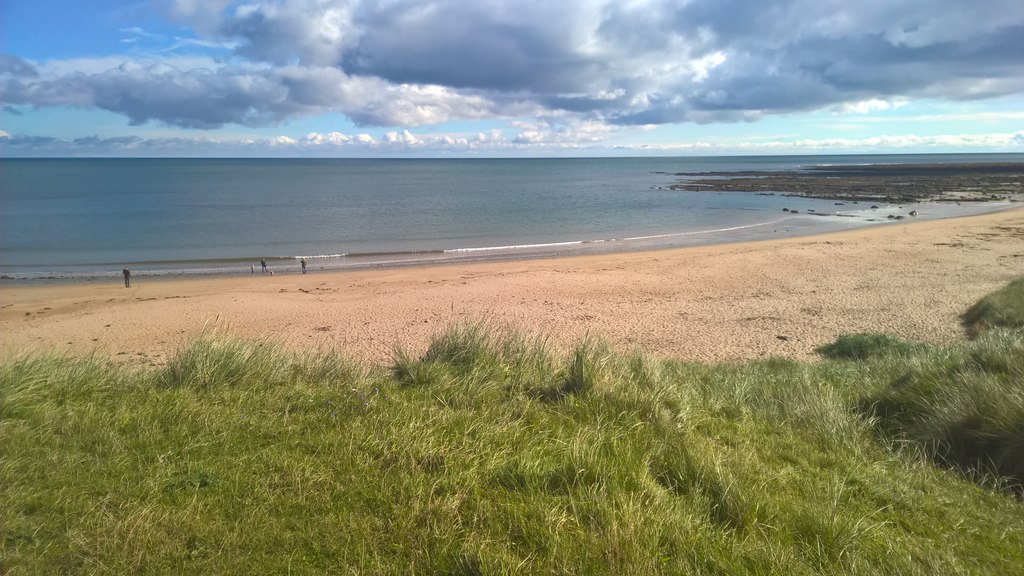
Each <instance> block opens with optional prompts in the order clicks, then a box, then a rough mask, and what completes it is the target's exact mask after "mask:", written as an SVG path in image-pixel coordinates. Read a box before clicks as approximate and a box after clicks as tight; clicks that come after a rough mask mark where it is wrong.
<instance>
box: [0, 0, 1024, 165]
mask: <svg viewBox="0 0 1024 576" xmlns="http://www.w3.org/2000/svg"><path fill="white" fill-rule="evenodd" d="M948 152H1024V1H1022V0H971V1H966V0H857V1H856V2H854V1H852V0H844V1H836V0H620V1H611V0H376V1H370V0H367V1H363V0H266V1H251V0H249V1H233V0H136V1H117V0H89V1H88V2H83V1H82V0H46V1H40V0H0V157H22V156H50V157H54V156H56V157H63V156H172V157H203V156H212V157H247V156H253V157H476V156H480V157H518V156H526V157H543V156H638V155H733V154H736V155H746V154H847V153H948Z"/></svg>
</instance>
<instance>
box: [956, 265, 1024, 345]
mask: <svg viewBox="0 0 1024 576" xmlns="http://www.w3.org/2000/svg"><path fill="white" fill-rule="evenodd" d="M964 325H965V326H966V327H967V329H968V331H969V332H970V333H971V334H972V335H976V334H979V333H981V332H984V331H985V330H989V329H992V328H1011V329H1014V328H1024V277H1021V278H1018V279H1016V280H1014V281H1013V282H1011V283H1010V284H1009V285H1008V286H1006V287H1005V288H1003V289H1002V290H999V291H996V292H993V293H992V294H989V295H987V296H985V297H984V298H982V299H981V300H979V301H978V302H977V303H976V304H975V305H974V306H971V308H970V309H969V310H967V312H966V313H965V314H964Z"/></svg>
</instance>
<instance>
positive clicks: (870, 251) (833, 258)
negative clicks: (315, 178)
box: [0, 207, 1024, 365]
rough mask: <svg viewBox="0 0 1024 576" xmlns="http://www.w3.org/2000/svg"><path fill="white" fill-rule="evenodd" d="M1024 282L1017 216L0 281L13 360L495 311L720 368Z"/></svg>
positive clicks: (397, 324) (928, 313)
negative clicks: (446, 257) (432, 258)
mask: <svg viewBox="0 0 1024 576" xmlns="http://www.w3.org/2000/svg"><path fill="white" fill-rule="evenodd" d="M1022 274H1024V209H1022V208H1020V207H1014V208H1011V209H1007V210H1002V211H998V212H993V213H988V214H984V215H980V216H964V217H957V218H945V219H937V220H927V221H919V222H903V223H900V224H897V225H893V226H869V227H864V228H857V229H852V230H842V231H835V232H827V233H821V234H815V235H810V236H799V237H790V238H779V239H768V240H755V241H747V242H737V243H732V244H715V245H710V246H696V247H682V248H678V247H676V248H658V249H652V250H646V251H638V252H609V253H602V254H584V255H571V256H551V257H544V258H532V259H526V260H521V259H515V260H498V261H486V262H462V263H450V262H449V263H439V264H430V265H424V266H405V267H394V268H374V269H358V270H342V271H330V272H318V271H314V272H311V273H309V274H306V275H302V274H278V275H275V276H262V275H257V276H256V277H253V276H251V275H248V274H246V275H237V276H226V277H213V278H211V277H177V278H175V277H161V278H160V279H153V278H147V277H145V276H143V277H139V278H138V279H136V278H134V277H133V280H135V282H133V286H132V288H130V289H125V288H124V287H123V286H122V285H121V281H120V278H116V279H115V278H110V280H109V281H106V280H100V281H95V282H81V283H77V282H76V283H64V282H60V283H50V284H23V283H18V284H10V283H6V282H5V283H2V284H0V302H2V304H0V331H2V334H0V349H2V350H3V353H2V355H3V356H4V357H5V358H10V357H12V356H17V355H21V354H26V353H33V352H40V351H57V352H65V353H71V354H75V355H80V354H90V353H97V354H101V355H104V356H109V357H112V358H115V359H117V360H119V361H124V362H129V363H135V364H140V365H147V364H162V363H164V362H166V361H167V359H168V358H169V357H170V356H172V355H173V354H174V352H175V351H176V350H177V349H178V348H179V347H180V346H181V345H182V344H183V343H185V342H187V341H189V340H191V339H192V338H194V337H195V336H196V335H198V334H199V333H201V332H202V331H203V330H204V329H217V330H223V331H225V332H227V333H229V334H231V335H235V336H239V337H244V338H264V337H265V338H267V339H269V340H270V341H274V342H279V343H281V344H282V345H283V346H285V347H286V348H291V349H301V350H308V349H329V348H330V349H336V350H338V351H339V352H340V353H341V354H342V355H345V356H349V357H352V358H353V359H364V360H368V361H370V362H373V363H376V364H382V363H386V362H388V361H389V359H390V357H391V353H392V351H393V348H394V346H403V347H405V348H406V349H407V350H409V351H410V352H412V353H413V354H420V353H422V352H423V350H425V347H426V344H427V342H428V341H429V338H430V337H431V336H432V335H435V334H437V333H438V332H439V331H441V330H442V329H443V328H444V327H445V326H446V325H448V324H450V323H452V322H455V321H459V320H462V319H485V320H487V321H488V322H491V323H493V324H495V325H496V326H509V327H512V328H514V329H517V330H521V331H523V332H527V333H531V334H541V335H547V336H548V337H549V338H550V339H551V341H552V344H554V345H555V347H556V349H563V348H565V347H568V346H572V345H574V344H575V343H576V342H578V340H579V339H580V338H582V337H584V336H586V335H587V334H590V335H593V336H599V337H603V338H606V339H608V340H609V342H610V343H611V344H612V345H613V346H615V347H616V348H618V349H621V350H629V349H631V348H632V347H634V346H636V347H639V348H641V349H643V350H645V351H647V352H650V353H652V354H653V355H655V356H658V357H662V358H674V359H680V360H699V361H724V360H733V359H737V360H738V359H749V358H761V357H768V356H781V357H788V358H800V359H807V358H813V357H814V353H813V349H814V348H815V347H816V346H820V345H822V344H825V343H828V342H830V341H832V340H834V339H835V337H836V336H838V335H839V334H841V333H849V332H887V333H890V334H894V335H896V336H900V337H903V338H907V339H911V340H916V341H923V342H929V343H935V344H948V343H951V342H954V341H957V340H959V339H962V338H963V330H962V327H961V326H960V321H959V316H960V314H962V313H963V312H964V310H966V308H967V306H969V305H970V304H971V303H973V302H974V301H975V300H977V299H978V298H980V297H981V296H982V295H984V294H986V293H988V292H991V291H993V290H995V289H997V288H999V287H1001V286H1002V285H1005V284H1006V283H1007V282H1009V281H1010V280H1012V279H1013V278H1015V277H1018V276H1020V275H1022Z"/></svg>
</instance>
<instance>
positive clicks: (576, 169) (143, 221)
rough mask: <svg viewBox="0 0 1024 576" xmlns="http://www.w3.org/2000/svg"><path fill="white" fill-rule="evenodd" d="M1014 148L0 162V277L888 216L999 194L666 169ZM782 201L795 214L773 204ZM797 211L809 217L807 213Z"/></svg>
mask: <svg viewBox="0 0 1024 576" xmlns="http://www.w3.org/2000/svg"><path fill="white" fill-rule="evenodd" d="M1020 161H1024V155H1022V154H970V155H955V154H950V155H892V156H886V155H870V156H853V155H844V156H818V155H816V156H760V157H751V156H742V157H680V158H667V157H647V158H568V159H566V158H557V159H555V158H552V159H370V160H368V159H109V158H108V159H100V158H96V159H0V278H2V279H3V280H4V281H10V282H18V281H29V282H31V281H44V282H45V281H62V280H85V281H93V280H103V279H116V278H119V277H120V273H121V269H122V268H123V267H125V266H127V267H129V268H130V269H131V270H132V274H133V277H134V278H139V277H140V276H141V277H146V276H191V275H235V274H251V273H252V270H253V268H255V271H256V273H257V274H259V273H260V265H259V263H260V261H261V260H262V259H265V260H266V262H267V264H268V266H269V267H270V269H271V270H274V271H275V272H276V273H284V274H289V273H298V272H299V262H300V260H301V259H305V260H306V261H307V265H308V268H309V270H310V271H311V272H316V271H319V270H342V269H353V268H370V267H387V266H407V265H424V264H433V263H439V262H460V261H474V260H502V259H523V258H545V257H553V256H561V255H569V254H587V253H606V252H621V251H636V250H647V249H655V248H667V247H675V246H693V245H706V244H719V243H728V242H739V241H747V240H759V239H767V238H780V237H789V236H798V235H806V234H815V233H819V232H828V231H833V230H844V229H850V228H857V227H865V226H891V225H899V224H894V223H893V221H892V220H889V219H888V218H887V215H888V214H895V215H903V214H908V213H909V212H910V211H911V210H916V211H917V213H918V216H917V217H918V218H919V219H929V218H945V217H951V216H957V215H966V214H971V213H979V212H985V211H994V210H999V209H1003V208H1006V205H1003V204H1000V203H970V204H968V203H964V205H963V206H957V205H955V204H949V203H925V204H919V205H910V204H908V205H902V206H890V205H884V206H879V207H878V208H877V209H870V208H869V206H867V205H865V204H864V203H860V204H852V203H847V204H844V205H841V206H840V205H836V202H834V201H831V200H816V199H807V198H797V197H791V196H785V195H783V194H775V195H765V194H763V193H761V194H758V193H753V192H751V193H743V192H710V191H709V192H680V191H674V190H671V189H670V186H671V185H672V184H673V183H676V182H679V181H680V180H681V179H682V178H683V177H681V176H678V175H677V174H678V173H681V172H688V173H693V172H739V171H749V170H759V171H780V170H799V169H803V168H807V167H811V166H820V165H851V164H892V163H954V162H956V163H959V162H1020ZM784 208H788V209H790V210H797V211H798V213H797V214H793V213H792V212H787V211H784V210H783V209H784ZM809 211H814V212H813V213H810V212H809Z"/></svg>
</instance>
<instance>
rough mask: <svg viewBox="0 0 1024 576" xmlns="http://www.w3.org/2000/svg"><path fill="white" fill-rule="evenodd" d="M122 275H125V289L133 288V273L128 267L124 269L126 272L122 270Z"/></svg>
mask: <svg viewBox="0 0 1024 576" xmlns="http://www.w3.org/2000/svg"><path fill="white" fill-rule="evenodd" d="M121 274H124V287H125V288H129V287H131V285H132V273H131V272H130V271H129V270H128V267H127V266H125V267H124V270H121Z"/></svg>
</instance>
